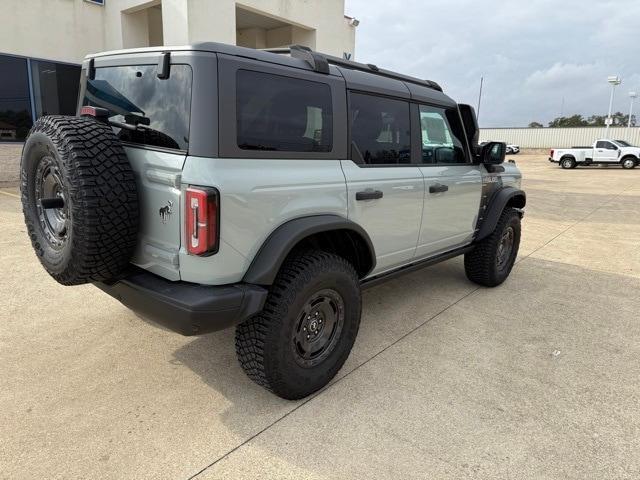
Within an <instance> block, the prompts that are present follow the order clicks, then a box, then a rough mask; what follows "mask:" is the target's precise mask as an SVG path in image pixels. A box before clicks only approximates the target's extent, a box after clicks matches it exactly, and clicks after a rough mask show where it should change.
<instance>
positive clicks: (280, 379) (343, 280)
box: [236, 250, 361, 400]
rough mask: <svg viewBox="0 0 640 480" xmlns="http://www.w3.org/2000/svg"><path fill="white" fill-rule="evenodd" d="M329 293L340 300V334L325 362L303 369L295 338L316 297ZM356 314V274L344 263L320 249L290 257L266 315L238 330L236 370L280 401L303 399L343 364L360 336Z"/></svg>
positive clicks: (358, 304)
mask: <svg viewBox="0 0 640 480" xmlns="http://www.w3.org/2000/svg"><path fill="white" fill-rule="evenodd" d="M328 291H332V292H334V293H336V294H338V296H339V297H341V299H342V301H343V304H342V306H343V323H342V328H341V331H340V332H338V333H339V336H338V337H336V338H337V340H336V343H335V345H334V347H333V349H332V350H330V351H329V352H328V354H327V355H328V356H326V358H324V359H323V360H322V361H320V362H319V363H317V364H315V365H306V366H305V365H301V364H300V361H302V360H301V359H300V358H299V354H298V353H297V352H298V347H297V344H296V340H295V337H296V334H297V333H296V332H299V331H300V330H301V328H302V327H300V322H303V323H304V322H305V319H306V318H309V317H307V316H306V312H308V310H306V308H305V307H306V306H307V305H308V303H309V300H310V299H313V298H314V297H315V296H317V295H318V294H319V292H328ZM360 313H361V297H360V285H359V280H358V275H357V273H356V271H355V269H354V268H353V266H352V265H351V264H350V263H349V262H348V261H346V260H345V259H344V258H342V257H339V256H337V255H334V254H332V253H327V252H323V251H319V250H307V251H300V252H296V253H293V254H292V255H291V256H290V257H289V258H288V259H287V260H286V261H285V263H284V264H283V266H282V268H281V270H280V272H279V273H278V275H277V277H276V280H275V282H274V284H273V285H272V287H271V289H270V292H269V296H268V297H267V301H266V303H265V306H264V310H263V311H262V312H261V313H259V314H258V315H255V316H254V317H252V318H250V319H248V320H246V321H245V322H243V323H241V324H240V325H238V327H237V328H236V354H237V356H238V360H239V361H240V365H241V366H242V368H243V369H244V371H245V373H246V374H247V375H248V376H249V378H250V379H251V380H253V381H254V382H256V383H257V384H258V385H261V386H263V387H265V388H267V389H268V390H271V391H272V392H273V393H275V394H276V395H278V396H279V397H281V398H285V399H289V400H295V399H300V398H303V397H306V396H307V395H310V394H312V393H313V392H315V391H317V390H319V389H321V388H322V387H323V386H325V385H326V384H327V383H328V382H329V381H330V380H331V379H332V378H333V377H334V376H335V375H336V373H338V371H339V370H340V368H341V367H342V365H343V364H344V362H345V360H346V359H347V357H348V356H349V352H350V351H351V347H352V346H353V343H354V341H355V338H356V335H357V333H358V327H359V325H360ZM305 328H306V327H305ZM305 331H306V330H305ZM307 338H308V337H307Z"/></svg>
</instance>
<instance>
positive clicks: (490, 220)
mask: <svg viewBox="0 0 640 480" xmlns="http://www.w3.org/2000/svg"><path fill="white" fill-rule="evenodd" d="M512 200H513V203H514V204H515V207H516V208H524V206H525V205H526V204H527V195H526V193H524V191H523V190H520V189H517V188H514V187H504V188H502V189H501V190H498V192H497V193H495V194H494V195H493V197H492V198H491V200H490V201H489V205H488V206H487V209H486V213H485V215H484V218H483V220H482V223H481V225H480V229H479V230H478V234H477V235H476V238H475V240H476V241H478V240H482V239H483V238H485V237H488V236H489V235H491V233H492V232H493V231H494V230H495V228H496V225H497V224H498V220H499V219H500V215H502V211H503V210H504V207H506V206H507V204H508V203H509V202H511V201H512Z"/></svg>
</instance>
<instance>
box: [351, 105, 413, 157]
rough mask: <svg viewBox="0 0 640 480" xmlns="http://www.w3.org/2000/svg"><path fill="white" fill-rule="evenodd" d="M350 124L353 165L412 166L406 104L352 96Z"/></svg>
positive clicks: (407, 106) (408, 117)
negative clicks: (354, 163)
mask: <svg viewBox="0 0 640 480" xmlns="http://www.w3.org/2000/svg"><path fill="white" fill-rule="evenodd" d="M349 121H350V126H351V141H352V145H354V146H355V148H353V149H352V155H354V158H353V160H354V161H356V162H358V161H359V162H360V163H365V164H369V165H397V164H406V163H411V121H410V113H409V103H408V102H404V101H402V100H393V99H390V98H384V97H377V96H373V95H365V94H361V93H351V94H350V104H349ZM355 157H358V158H355Z"/></svg>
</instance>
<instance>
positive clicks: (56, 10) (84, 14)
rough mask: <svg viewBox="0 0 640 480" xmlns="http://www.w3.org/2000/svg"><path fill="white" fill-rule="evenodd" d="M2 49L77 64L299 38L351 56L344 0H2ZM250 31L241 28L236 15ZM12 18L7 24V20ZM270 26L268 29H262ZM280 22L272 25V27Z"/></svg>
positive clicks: (259, 45)
mask: <svg viewBox="0 0 640 480" xmlns="http://www.w3.org/2000/svg"><path fill="white" fill-rule="evenodd" d="M2 4H3V5H2V6H3V20H5V22H3V26H2V28H0V53H10V54H17V55H24V56H33V57H40V58H46V59H51V60H60V61H68V62H80V61H81V60H82V58H84V56H85V55H87V54H88V53H95V52H99V51H104V50H117V49H121V48H132V47H140V46H148V45H156V44H164V45H184V44H188V43H194V42H200V41H215V42H223V43H229V44H236V42H238V43H239V44H243V45H247V46H252V47H255V48H264V47H271V46H285V45H289V44H292V43H301V44H303V45H307V46H309V47H311V48H314V49H316V50H318V51H322V52H325V53H329V54H332V55H336V56H342V55H343V54H344V53H348V54H351V55H353V54H354V53H355V52H354V49H355V27H354V26H352V25H351V24H350V22H349V20H350V19H348V18H346V17H344V0H242V1H240V2H238V1H236V0H107V1H106V5H105V6H99V5H94V4H91V3H88V2H85V1H83V0H2ZM237 12H240V13H241V16H242V19H243V21H245V22H246V21H247V20H246V18H249V19H250V20H251V21H249V22H248V23H249V24H251V23H252V22H253V21H254V19H256V18H258V19H259V20H258V21H257V24H256V25H254V26H251V25H250V27H251V28H243V29H240V30H237V28H236V13H237ZM7 19H9V21H7ZM265 25H266V27H267V28H265ZM274 26H275V28H274Z"/></svg>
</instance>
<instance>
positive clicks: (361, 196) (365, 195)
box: [356, 188, 383, 200]
mask: <svg viewBox="0 0 640 480" xmlns="http://www.w3.org/2000/svg"><path fill="white" fill-rule="evenodd" d="M382 195H383V193H382V192H381V191H380V190H372V189H370V188H367V189H366V190H363V191H362V192H356V200H375V199H378V198H382Z"/></svg>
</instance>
